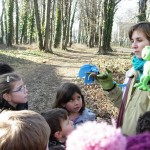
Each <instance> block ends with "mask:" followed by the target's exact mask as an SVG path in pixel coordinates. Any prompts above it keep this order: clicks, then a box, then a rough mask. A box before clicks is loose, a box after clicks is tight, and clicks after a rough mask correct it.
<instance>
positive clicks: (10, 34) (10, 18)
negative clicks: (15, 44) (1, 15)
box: [7, 0, 14, 46]
mask: <svg viewBox="0 0 150 150" xmlns="http://www.w3.org/2000/svg"><path fill="white" fill-rule="evenodd" d="M13 9H14V0H7V14H8V16H7V46H12V39H13Z"/></svg>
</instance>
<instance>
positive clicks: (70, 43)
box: [69, 0, 78, 47]
mask: <svg viewBox="0 0 150 150" xmlns="http://www.w3.org/2000/svg"><path fill="white" fill-rule="evenodd" d="M77 4H78V0H77V1H76V3H75V6H74V11H73V15H72V19H71V25H70V38H69V39H70V41H69V46H70V47H71V45H72V28H73V23H74V18H75V13H76V9H77Z"/></svg>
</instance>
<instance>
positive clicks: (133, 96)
mask: <svg viewBox="0 0 150 150" xmlns="http://www.w3.org/2000/svg"><path fill="white" fill-rule="evenodd" d="M129 38H130V41H131V43H132V49H133V52H134V58H133V60H132V65H133V67H132V68H131V69H129V70H128V71H127V73H126V79H125V82H124V83H125V84H127V85H126V87H125V89H124V92H122V91H121V90H120V89H119V87H117V86H116V85H115V84H114V83H113V80H112V78H111V75H110V74H109V73H108V74H107V78H106V74H99V75H97V77H96V79H97V81H99V83H100V84H101V85H102V87H103V89H104V91H106V92H107V93H108V96H109V97H110V98H111V99H112V102H114V105H115V106H117V107H120V112H119V116H118V121H117V125H118V127H119V126H122V131H123V133H124V134H126V135H133V134H135V133H136V125H137V120H138V118H139V116H140V115H142V114H143V113H144V112H146V111H148V110H150V92H148V91H142V90H139V89H138V88H134V84H135V82H139V79H140V76H141V75H142V73H143V65H144V63H145V61H144V60H143V59H142V56H141V52H142V49H143V48H144V47H145V46H150V23H149V22H140V23H138V24H136V25H134V26H132V27H131V28H130V30H129ZM122 93H123V96H122ZM121 99H122V101H121ZM120 105H121V106H120Z"/></svg>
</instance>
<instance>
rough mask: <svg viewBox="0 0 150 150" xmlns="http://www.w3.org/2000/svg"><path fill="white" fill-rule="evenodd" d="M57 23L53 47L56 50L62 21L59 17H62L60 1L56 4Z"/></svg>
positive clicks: (59, 39)
mask: <svg viewBox="0 0 150 150" xmlns="http://www.w3.org/2000/svg"><path fill="white" fill-rule="evenodd" d="M56 14H57V18H56V19H57V23H56V34H55V41H54V47H55V48H58V47H59V45H60V42H61V33H62V32H61V26H62V24H61V23H62V20H61V16H62V10H61V3H60V1H59V2H58V4H57V11H56Z"/></svg>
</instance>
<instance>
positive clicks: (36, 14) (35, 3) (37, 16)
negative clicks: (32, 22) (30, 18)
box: [34, 0, 43, 50]
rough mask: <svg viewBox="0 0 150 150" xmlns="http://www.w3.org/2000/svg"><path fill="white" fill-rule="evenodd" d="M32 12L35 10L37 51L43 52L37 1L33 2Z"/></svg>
mask: <svg viewBox="0 0 150 150" xmlns="http://www.w3.org/2000/svg"><path fill="white" fill-rule="evenodd" d="M34 10H35V19H36V27H37V32H38V40H39V49H40V50H43V39H42V33H41V23H40V22H41V21H40V17H39V10H38V2H37V0H34Z"/></svg>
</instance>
